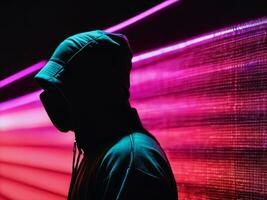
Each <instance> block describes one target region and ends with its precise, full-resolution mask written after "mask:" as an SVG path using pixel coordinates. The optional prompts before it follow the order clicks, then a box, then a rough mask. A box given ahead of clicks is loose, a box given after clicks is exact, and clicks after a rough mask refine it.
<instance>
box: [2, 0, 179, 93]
mask: <svg viewBox="0 0 267 200" xmlns="http://www.w3.org/2000/svg"><path fill="white" fill-rule="evenodd" d="M178 1H179V0H167V1H164V2H163V3H160V4H159V5H156V6H154V7H152V8H150V9H148V10H146V11H144V12H142V13H140V14H138V15H136V16H134V17H132V18H130V19H127V20H125V21H123V22H121V23H119V24H117V25H114V26H112V27H110V28H107V29H105V31H107V32H114V31H118V30H121V29H123V28H125V27H127V26H130V25H132V24H134V23H136V22H138V21H140V20H142V19H144V18H146V17H148V16H150V15H152V14H154V13H156V12H158V11H160V10H162V9H164V8H166V7H168V6H170V5H172V4H174V3H176V2H178ZM46 62H47V61H40V62H39V63H37V64H35V65H33V66H31V67H28V68H26V69H24V70H22V71H20V72H18V73H16V74H14V75H12V76H10V77H7V78H5V79H4V80H1V81H0V88H2V87H4V86H7V85H9V84H11V83H13V82H15V81H17V80H19V79H21V78H23V77H24V76H27V75H29V74H31V73H33V72H36V71H37V70H39V69H41V68H42V67H43V66H44V65H45V63H46Z"/></svg>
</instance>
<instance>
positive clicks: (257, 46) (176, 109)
mask: <svg viewBox="0 0 267 200" xmlns="http://www.w3.org/2000/svg"><path fill="white" fill-rule="evenodd" d="M241 27H242V28H241ZM266 28H267V25H266V18H265V19H260V20H256V21H253V22H249V23H246V24H242V25H240V26H235V27H231V28H228V29H225V30H224V31H221V30H220V31H218V32H217V33H216V32H214V33H212V34H207V35H204V36H201V37H197V38H194V39H192V40H188V41H185V42H183V43H177V44H174V45H172V46H169V47H171V48H169V47H164V48H161V49H158V50H155V51H150V52H148V53H145V54H141V55H138V56H135V57H134V58H135V59H136V60H134V66H133V71H132V74H131V103H132V105H133V106H135V107H136V108H137V109H138V111H139V114H140V116H141V119H142V121H143V123H144V125H145V127H146V128H148V129H149V130H150V131H151V132H152V133H153V134H154V135H155V136H156V137H157V138H158V139H159V140H160V142H161V144H162V146H163V147H164V149H165V150H166V152H167V155H168V157H169V159H170V161H171V165H172V168H173V171H174V174H175V178H176V181H177V186H178V189H179V198H180V199H218V200H220V199H266V197H267V181H266V180H267V162H266V156H267V155H266V152H267V151H266V148H267V145H266V144H267V136H266V130H267V129H266V128H267V127H266V126H267V123H266V122H267V120H266V119H267V116H266V115H267V114H266V113H267V112H266V111H267V92H266V90H267V78H266V74H267V67H266V64H267V47H266V38H267V34H266ZM227 30H228V31H227ZM144 55H145V56H144ZM39 92H40V91H37V92H36V93H32V94H29V95H26V96H23V97H20V98H18V99H14V100H10V101H9V102H4V103H2V104H1V106H0V107H2V108H1V109H2V110H1V111H0V112H1V113H0V114H1V119H0V131H1V135H0V137H1V140H0V198H3V199H32V200H35V199H42V198H44V199H47V200H50V199H65V198H66V194H67V189H68V183H69V179H70V173H71V162H72V142H73V135H72V134H60V133H59V132H58V131H57V130H56V129H55V128H53V127H52V126H51V123H49V119H48V118H47V116H46V114H45V112H44V110H43V109H42V107H41V104H40V102H39V101H37V100H38V94H39ZM12 172H13V173H12ZM51 181H53V182H52V183H51Z"/></svg>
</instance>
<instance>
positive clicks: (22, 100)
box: [0, 90, 42, 112]
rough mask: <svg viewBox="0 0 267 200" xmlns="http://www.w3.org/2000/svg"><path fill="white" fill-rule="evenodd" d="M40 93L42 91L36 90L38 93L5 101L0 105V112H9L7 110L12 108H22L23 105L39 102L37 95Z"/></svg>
mask: <svg viewBox="0 0 267 200" xmlns="http://www.w3.org/2000/svg"><path fill="white" fill-rule="evenodd" d="M41 92H42V90H38V91H35V92H32V93H30V94H27V95H24V96H21V97H17V98H14V99H11V100H9V101H5V102H3V103H0V112H3V111H5V110H9V109H11V108H14V107H18V106H23V105H25V104H28V103H31V102H34V101H39V95H40V93H41Z"/></svg>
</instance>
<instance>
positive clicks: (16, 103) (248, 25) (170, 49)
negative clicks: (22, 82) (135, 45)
mask: <svg viewBox="0 0 267 200" xmlns="http://www.w3.org/2000/svg"><path fill="white" fill-rule="evenodd" d="M266 23H267V18H263V19H260V20H255V21H252V22H248V23H245V24H243V25H240V26H232V27H231V28H226V29H221V30H219V31H216V32H212V33H209V34H205V35H203V36H200V37H196V38H193V39H190V40H187V41H185V42H180V43H177V44H174V45H170V46H167V47H163V48H159V49H156V50H154V51H149V52H147V53H143V54H140V55H137V56H134V57H133V59H132V62H133V63H136V62H139V61H142V60H145V59H148V58H152V57H157V56H160V55H163V54H166V53H170V52H174V51H177V50H182V49H183V48H185V47H188V46H195V45H199V44H202V43H203V42H208V41H210V40H214V39H217V38H218V37H221V36H225V35H226V34H234V33H235V31H239V30H246V29H248V30H249V28H252V27H256V26H260V25H264V24H266ZM40 91H41V90H39V91H36V92H34V93H40ZM34 93H30V94H29V96H27V98H26V97H25V96H23V97H18V98H16V99H13V100H10V101H7V102H4V103H0V111H3V110H7V109H11V108H13V107H17V106H20V105H24V104H27V103H30V102H33V101H37V100H39V99H38V96H37V94H34Z"/></svg>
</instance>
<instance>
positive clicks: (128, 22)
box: [105, 0, 179, 32]
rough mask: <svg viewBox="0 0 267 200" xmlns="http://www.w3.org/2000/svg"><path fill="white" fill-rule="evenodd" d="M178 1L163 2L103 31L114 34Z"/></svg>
mask: <svg viewBox="0 0 267 200" xmlns="http://www.w3.org/2000/svg"><path fill="white" fill-rule="evenodd" d="M178 1H179V0H169V1H164V2H163V3H161V4H159V5H157V6H155V7H153V8H150V9H149V10H147V11H145V12H142V13H140V14H139V15H136V16H135V17H132V18H130V19H128V20H126V21H124V22H121V23H119V24H117V25H115V26H112V27H110V28H108V29H106V30H105V31H108V32H114V31H117V30H121V29H123V28H125V27H127V26H130V25H132V24H134V23H136V22H138V21H140V20H142V19H144V18H146V17H148V16H151V15H152V14H154V13H156V12H158V11H160V10H162V9H164V8H166V7H168V6H170V5H172V4H174V3H176V2H178Z"/></svg>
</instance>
